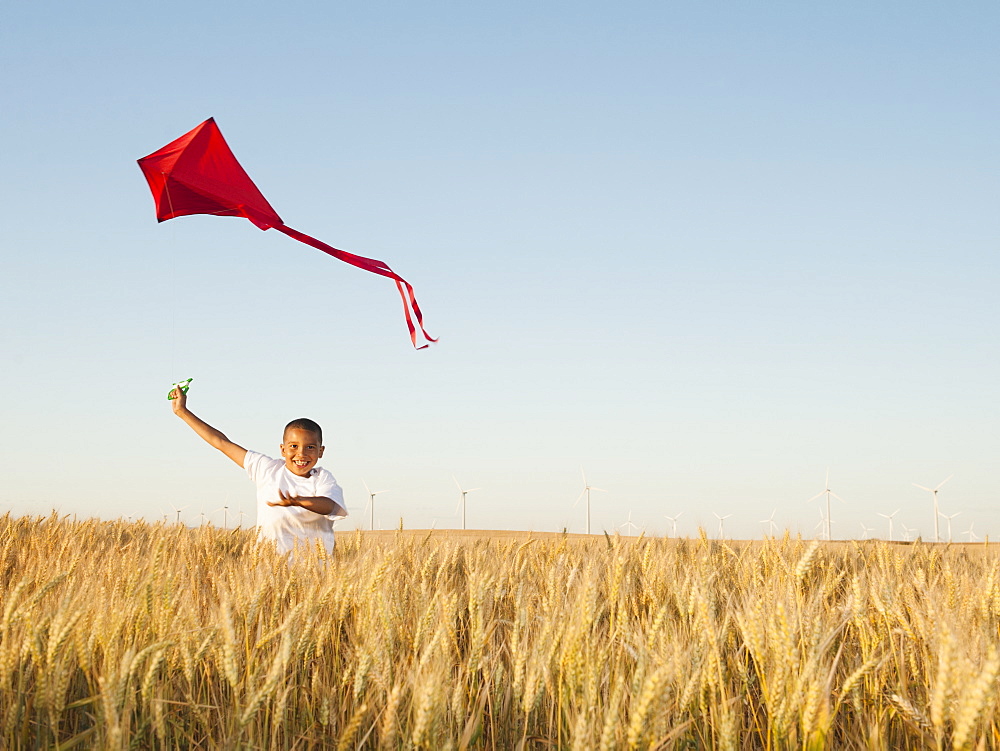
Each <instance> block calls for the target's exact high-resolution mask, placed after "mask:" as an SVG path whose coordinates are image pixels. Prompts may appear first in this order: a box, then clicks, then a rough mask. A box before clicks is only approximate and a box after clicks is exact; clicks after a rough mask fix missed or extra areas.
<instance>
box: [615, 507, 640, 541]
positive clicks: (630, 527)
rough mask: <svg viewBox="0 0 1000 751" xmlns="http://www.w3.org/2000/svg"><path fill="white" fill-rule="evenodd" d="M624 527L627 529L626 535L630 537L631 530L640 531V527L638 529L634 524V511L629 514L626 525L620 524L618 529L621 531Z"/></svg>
mask: <svg viewBox="0 0 1000 751" xmlns="http://www.w3.org/2000/svg"><path fill="white" fill-rule="evenodd" d="M622 527H625V528H626V529H625V534H626V535H629V536H630V537H631V535H630V534H629V531H628V530H629V529H639V527H638V526H636V525H635V524H634V523H633V522H632V511H631V510H629V512H628V519H626V520H625V523H624V524H619V525H618V529H621V528H622Z"/></svg>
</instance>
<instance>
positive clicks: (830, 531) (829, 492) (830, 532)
mask: <svg viewBox="0 0 1000 751" xmlns="http://www.w3.org/2000/svg"><path fill="white" fill-rule="evenodd" d="M823 487H824V488H826V490H822V491H820V492H819V493H817V494H816V495H814V496H813V497H812V498H810V499H809V500H808V501H806V503H811V502H812V501H815V500H816V499H817V498H821V497H822V496H824V495H825V496H826V523H825V525H824V526H825V528H826V539H827V540H831V539H833V524H832V523H831V521H830V498H831V496H832V497H833V498H836V499H837V500H838V501H840V502H841V503H843V502H844V499H843V498H841V497H840V496H839V495H837V494H836V493H834V492H833V491H832V490H830V468H829V467H827V468H826V485H824V486H823Z"/></svg>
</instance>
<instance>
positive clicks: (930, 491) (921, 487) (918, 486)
mask: <svg viewBox="0 0 1000 751" xmlns="http://www.w3.org/2000/svg"><path fill="white" fill-rule="evenodd" d="M913 487H915V488H920V489H921V490H926V491H927V492H928V493H933V492H934V488H926V487H924V486H923V485H917V483H913Z"/></svg>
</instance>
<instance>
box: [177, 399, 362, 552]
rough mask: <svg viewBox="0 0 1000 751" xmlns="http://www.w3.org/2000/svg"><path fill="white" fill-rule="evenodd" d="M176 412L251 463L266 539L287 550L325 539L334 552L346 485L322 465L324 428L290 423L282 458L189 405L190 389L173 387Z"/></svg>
mask: <svg viewBox="0 0 1000 751" xmlns="http://www.w3.org/2000/svg"><path fill="white" fill-rule="evenodd" d="M170 396H171V398H172V400H171V402H170V403H171V404H172V405H173V408H174V414H175V415H177V416H178V417H179V418H181V419H182V420H183V421H184V422H186V423H187V424H188V425H190V426H191V429H192V430H194V432H195V433H197V434H198V435H200V436H201V437H202V438H203V439H204V440H205V441H206V442H207V443H208V444H209V445H210V446H213V447H215V448H217V449H218V450H219V451H221V452H222V453H223V454H225V455H226V456H228V457H229V458H230V459H232V460H233V461H234V462H236V463H237V464H239V465H240V466H241V467H243V468H244V469H246V471H247V474H248V475H249V476H250V479H251V480H252V481H253V482H254V483H255V484H256V485H257V528H258V534H259V536H260V537H261V538H262V539H267V540H274V542H275V543H276V544H277V546H278V551H279V552H282V553H285V552H287V551H289V550H292V549H293V548H294V547H295V543H296V541H297V540H298V541H304V542H307V543H310V544H313V541H314V540H321V541H322V542H323V545H324V546H325V547H326V549H327V551H328V552H331V553H332V552H333V544H334V543H333V523H334V522H335V521H336V520H337V519H343V518H344V517H345V516H347V509H346V508H345V506H344V491H343V490H341V488H340V486H339V485H338V484H337V481H336V480H335V479H334V478H333V475H331V474H330V473H329V472H327V471H326V470H325V469H322V468H320V467H318V466H316V462H318V461H319V459H320V457H322V456H323V450H324V448H325V447H324V446H323V431H322V429H321V428H320V426H319V425H317V424H316V423H315V422H313V421H312V420H309V419H306V418H304V417H303V418H300V419H298V420H292V421H291V422H290V423H288V425H286V426H285V432H284V435H283V437H282V443H281V457H282V458H281V459H272V458H271V457H269V456H265V455H264V454H258V453H257V452H256V451H247V450H246V449H245V448H243V447H242V446H237V445H236V444H235V443H233V442H232V441H230V440H229V439H228V438H226V436H225V435H223V434H222V433H221V432H220V431H218V430H216V429H215V428H213V427H212V426H211V425H209V424H208V423H206V422H205V421H204V420H202V419H200V418H198V417H196V416H195V415H194V414H193V413H192V412H191V410H189V409H188V408H187V394H185V393H184V391H183V390H182V389H180V388H175V389H174V390H173V391H171V392H170Z"/></svg>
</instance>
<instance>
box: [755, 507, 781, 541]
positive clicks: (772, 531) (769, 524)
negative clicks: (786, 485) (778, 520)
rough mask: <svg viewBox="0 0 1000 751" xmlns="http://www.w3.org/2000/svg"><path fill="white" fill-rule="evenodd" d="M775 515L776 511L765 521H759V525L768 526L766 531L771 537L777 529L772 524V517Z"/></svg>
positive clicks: (775, 525)
mask: <svg viewBox="0 0 1000 751" xmlns="http://www.w3.org/2000/svg"><path fill="white" fill-rule="evenodd" d="M776 513H778V509H774V510H773V511H772V512H771V515H770V516H769V517H767V518H766V519H761V520H760V522H759V523H760V524H767V525H768V527H767V531H768V532H770V533H771V536H772V537H773V536H774V532H775V530H777V529H778V525H777V524H775V523H774V515H775V514H776Z"/></svg>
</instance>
